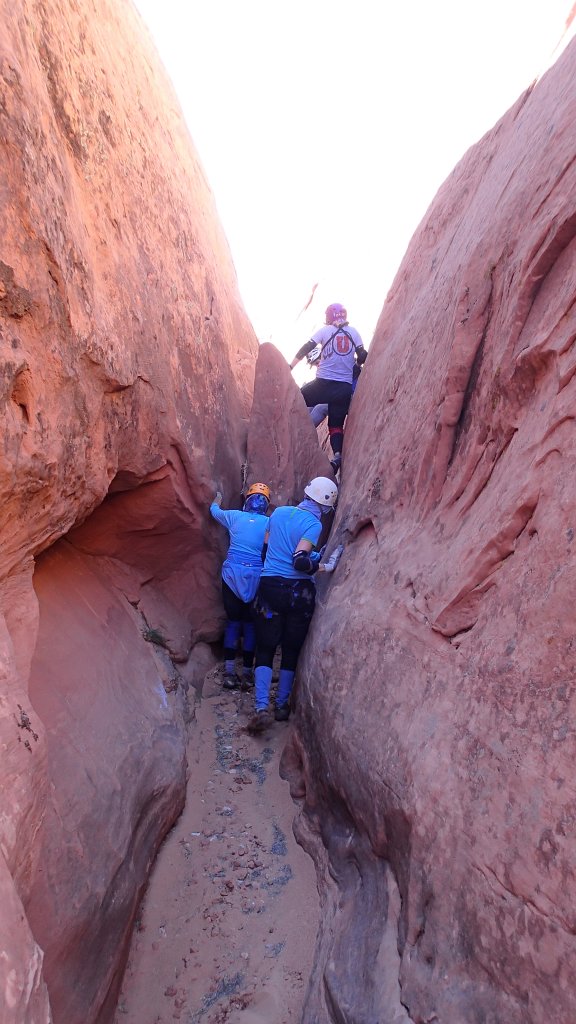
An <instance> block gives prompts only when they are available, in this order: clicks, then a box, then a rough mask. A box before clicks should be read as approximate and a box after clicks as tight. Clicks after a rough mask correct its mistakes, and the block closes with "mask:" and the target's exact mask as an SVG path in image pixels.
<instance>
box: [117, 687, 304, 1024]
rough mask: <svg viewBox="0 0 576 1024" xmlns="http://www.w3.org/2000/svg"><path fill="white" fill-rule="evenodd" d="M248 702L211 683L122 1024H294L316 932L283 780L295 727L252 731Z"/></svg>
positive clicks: (154, 882)
mask: <svg viewBox="0 0 576 1024" xmlns="http://www.w3.org/2000/svg"><path fill="white" fill-rule="evenodd" d="M252 703H253V698H252V694H247V695H244V694H240V693H228V692H221V691H220V669H214V670H212V672H211V673H209V674H208V676H207V678H206V682H205V685H204V696H203V698H202V701H201V702H200V704H199V705H198V706H197V708H196V717H195V721H193V722H192V723H191V724H190V727H189V729H190V739H189V780H188V790H187V800H186V806H185V808H184V811H183V814H182V816H181V817H180V819H179V821H178V822H177V823H176V825H175V826H174V828H173V829H172V831H171V832H170V834H169V835H168V836H167V838H166V841H165V842H164V845H163V847H162V849H161V851H160V854H159V857H158V860H157V862H156V865H155V868H154V871H153V873H152V877H151V880H150V885H149V888H148V891H147V894H146V896H145V899H144V901H143V905H142V908H141V913H140V916H139V919H138V921H137V924H136V928H135V931H134V936H133V940H132V947H131V951H130V957H129V962H128V967H127V970H126V974H125V977H124V983H123V987H122V992H121V995H120V999H119V1003H118V1009H117V1013H116V1018H115V1024H168V1022H170V1021H173V1020H181V1021H183V1022H186V1024H224V1022H226V1024H256V1022H264V1021H266V1022H268V1024H270V1022H272V1021H274V1024H292V1022H293V1024H296V1022H297V1021H299V1020H300V1017H301V1011H302V1005H303V1001H304V995H305V990H306V985H307V981H308V975H309V971H310V966H311V963H312V956H313V947H314V941H315V937H316V930H317V925H318V893H317V889H316V879H315V872H314V867H313V864H312V861H311V860H310V858H309V857H308V856H307V855H306V854H305V853H304V852H303V851H302V850H301V849H300V847H299V846H297V844H296V842H295V840H294V837H293V834H292V818H293V816H294V804H293V803H292V800H291V798H290V794H289V791H288V785H287V784H286V783H285V782H283V781H282V780H281V779H280V777H279V775H278V763H279V759H280V755H281V752H282V749H283V746H284V743H285V740H286V737H287V735H288V731H287V730H288V729H290V728H291V726H290V725H289V724H288V725H286V724H284V723H275V724H274V726H273V727H272V728H271V729H270V730H269V731H268V732H267V733H265V734H264V735H262V736H258V737H254V736H250V735H249V734H247V733H246V731H245V725H246V722H247V720H248V717H249V715H250V713H251V711H252Z"/></svg>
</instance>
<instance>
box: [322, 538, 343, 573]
mask: <svg viewBox="0 0 576 1024" xmlns="http://www.w3.org/2000/svg"><path fill="white" fill-rule="evenodd" d="M343 551H344V545H343V544H339V545H338V547H337V548H334V551H333V552H332V554H331V555H330V558H327V559H326V561H325V562H320V565H319V566H318V569H319V571H320V572H334V569H335V568H336V566H337V565H338V562H339V561H340V559H341V557H342V552H343Z"/></svg>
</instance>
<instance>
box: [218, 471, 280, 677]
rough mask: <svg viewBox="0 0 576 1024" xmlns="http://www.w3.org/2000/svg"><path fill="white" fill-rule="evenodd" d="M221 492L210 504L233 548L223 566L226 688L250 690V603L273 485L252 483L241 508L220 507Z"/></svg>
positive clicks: (252, 632)
mask: <svg viewBox="0 0 576 1024" xmlns="http://www.w3.org/2000/svg"><path fill="white" fill-rule="evenodd" d="M221 503H222V495H221V494H220V492H218V494H217V495H216V497H215V498H214V501H213V502H212V504H211V505H210V515H211V516H213V518H214V519H215V520H216V522H218V523H221V524H222V526H225V527H226V529H227V530H228V533H229V535H230V547H229V548H228V554H227V555H226V559H225V561H224V564H223V565H222V600H223V602H224V611H225V612H226V615H227V623H226V630H225V632H224V659H225V661H224V682H223V686H224V687H225V689H227V690H235V689H237V688H238V686H240V688H241V689H242V690H248V689H250V688H251V687H252V686H253V685H254V683H253V669H252V666H253V664H254V648H255V642H256V641H255V630H254V622H253V618H252V610H251V605H252V601H253V600H254V596H255V594H256V591H257V589H258V584H259V582H260V573H261V572H262V547H263V545H264V537H265V535H266V532H267V529H268V523H269V519H268V516H267V515H266V512H267V511H268V506H269V504H270V488H269V487H267V485H266V484H261V483H256V484H252V486H251V487H249V488H248V491H247V492H246V500H245V502H244V506H243V509H242V511H241V512H240V511H239V510H237V509H231V510H230V511H228V512H226V511H224V510H223V509H221V508H220V505H221ZM240 637H242V661H243V668H242V679H241V680H239V679H238V676H237V675H236V649H237V647H238V643H239V641H240Z"/></svg>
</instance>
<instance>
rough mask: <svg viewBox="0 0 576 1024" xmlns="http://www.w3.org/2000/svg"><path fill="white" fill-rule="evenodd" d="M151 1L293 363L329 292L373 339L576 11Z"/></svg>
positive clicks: (259, 306)
mask: <svg viewBox="0 0 576 1024" xmlns="http://www.w3.org/2000/svg"><path fill="white" fill-rule="evenodd" d="M135 2H136V6H137V8H138V9H139V11H140V13H141V14H142V16H143V18H144V21H145V22H146V24H147V25H148V27H149V29H150V32H151V34H152V36H153V38H154V40H155V42H156V46H157V48H158V50H159V53H160V56H161V58H162V60H163V62H164V65H165V67H166V69H167V71H168V73H169V75H170V77H171V79H172V82H173V84H174V86H175V89H176V91H177V93H178V96H179V98H180V103H181V106H182V109H183V112H184V116H185V118H186V121H187V124H188V127H189V130H190V134H191V136H192V138H193V140H194V143H195V145H196V148H197V150H198V152H199V154H200V158H201V160H202V162H203V164H204V167H205V170H206V173H207V176H208V179H209V181H210V184H211V187H212V190H213V192H214V194H215V197H216V203H217V206H218V210H219V213H220V218H221V220H222V224H223V227H224V230H225V232H226V235H227V237H228V241H229V243H230V247H231V250H232V256H233V259H234V263H235V266H236V271H237V274H238V280H239V285H240V291H241V294H242V298H243V301H244V305H245V307H246V310H247V312H248V315H249V317H250V318H251V320H252V323H253V324H254V328H255V330H256V333H257V334H258V337H259V338H260V340H261V341H269V340H271V341H274V342H275V344H276V345H278V347H279V348H281V349H282V351H284V352H285V353H286V354H287V356H288V357H289V358H290V357H291V356H292V355H293V354H294V353H295V351H296V350H297V349H298V348H299V347H300V345H301V344H302V343H303V342H304V341H306V340H307V338H308V337H309V335H310V333H311V331H312V330H314V329H315V328H316V327H317V326H319V325H320V323H322V322H323V311H324V309H325V307H326V305H327V304H328V303H329V302H342V303H343V304H344V305H345V306H346V308H347V310H348V313H349V318H350V322H351V323H352V324H353V325H354V326H355V327H357V328H358V330H359V331H360V333H361V334H362V336H363V338H364V341H365V343H369V341H370V338H371V336H372V333H373V330H374V327H375V325H376V320H377V318H378V316H379V314H380V310H381V308H382V305H383V303H384V299H385V297H386V292H387V291H388V288H389V287H390V285H391V283H392V280H393V277H394V275H395V273H396V270H397V269H398V266H399V264H400V262H401V259H402V256H403V255H404V252H405V249H406V247H407V245H408V242H409V240H410V237H411V235H412V234H413V232H414V230H415V228H416V227H417V225H418V223H419V221H420V220H421V218H422V216H423V215H424V213H425V211H426V209H427V207H428V205H429V204H430V202H431V201H432V199H433V197H434V195H435V193H436V191H437V189H438V187H439V186H440V184H441V183H442V181H443V180H444V179H445V178H446V176H447V175H448V174H449V172H450V171H451V169H452V167H453V166H454V165H455V163H456V162H457V161H458V160H459V159H460V157H461V156H462V155H463V153H464V152H465V151H466V150H467V149H468V147H469V146H470V145H472V144H473V143H474V142H475V141H477V140H478V139H479V138H480V137H481V136H482V135H483V134H484V132H485V131H487V130H488V129H489V128H491V127H492V125H493V124H494V123H495V122H496V121H497V120H498V119H499V117H500V116H501V115H502V114H503V113H504V112H505V111H506V110H507V109H508V107H510V106H511V105H512V103H513V102H514V101H515V99H516V98H517V96H518V95H520V93H521V92H522V91H523V90H524V88H526V86H527V85H529V83H530V82H531V81H532V80H533V79H534V78H535V77H537V75H538V74H539V72H541V70H543V68H544V67H545V66H546V65H547V63H548V62H549V58H550V55H551V53H552V51H553V49H554V47H555V46H556V44H557V43H558V41H559V39H560V36H561V34H562V31H563V26H564V21H565V19H566V17H567V15H568V13H569V10H570V7H571V0H482V2H480V3H478V2H474V3H472V2H470V0H469V2H467V0H458V2H455V0H435V2H434V3H432V2H430V0H412V2H408V0H395V2H393V3H392V2H388V0H347V2H342V0H290V2H289V3H288V2H285V3H282V4H281V3H279V2H278V0H135ZM316 282H318V283H319V287H318V290H317V293H316V298H315V300H314V303H313V304H312V306H311V308H310V310H309V312H308V313H307V314H306V315H304V316H301V317H300V318H298V314H299V312H300V310H301V309H302V307H303V305H304V303H305V302H306V300H307V298H308V296H309V294H310V291H311V289H312V285H313V284H314V283H316ZM297 318H298V319H297Z"/></svg>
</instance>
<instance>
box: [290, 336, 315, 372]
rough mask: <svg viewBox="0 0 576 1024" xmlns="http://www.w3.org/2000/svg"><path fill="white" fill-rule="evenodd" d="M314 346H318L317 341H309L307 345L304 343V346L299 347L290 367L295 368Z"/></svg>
mask: <svg viewBox="0 0 576 1024" xmlns="http://www.w3.org/2000/svg"><path fill="white" fill-rule="evenodd" d="M313 348H316V342H315V341H307V342H306V344H305V345H302V348H299V349H298V351H297V353H296V355H295V356H294V359H293V360H292V362H291V363H290V369H291V370H293V369H294V367H295V366H296V364H297V363H299V362H300V360H301V359H304V356H307V355H308V353H309V352H311V351H312V349H313Z"/></svg>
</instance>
